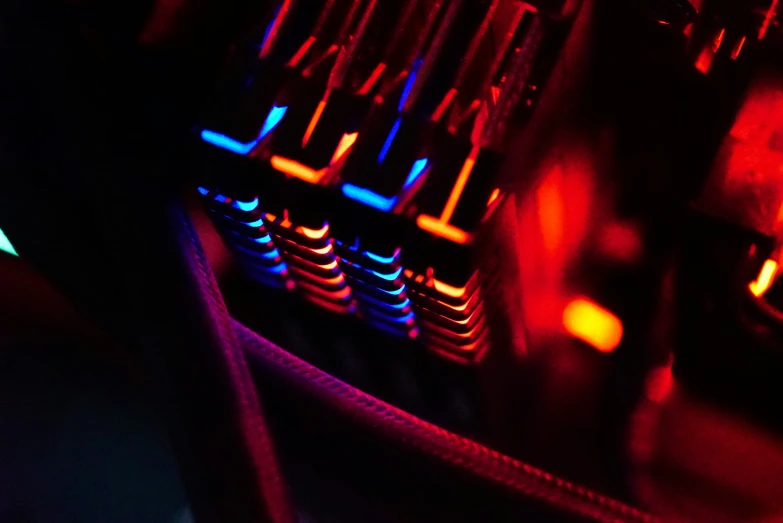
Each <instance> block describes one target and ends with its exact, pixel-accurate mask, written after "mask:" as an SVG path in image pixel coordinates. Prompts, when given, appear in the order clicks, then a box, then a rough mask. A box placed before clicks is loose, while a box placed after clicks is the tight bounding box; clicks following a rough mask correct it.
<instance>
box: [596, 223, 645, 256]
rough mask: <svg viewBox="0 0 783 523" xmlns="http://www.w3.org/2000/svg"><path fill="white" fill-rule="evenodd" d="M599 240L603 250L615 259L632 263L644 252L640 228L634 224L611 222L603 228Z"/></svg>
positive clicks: (606, 254)
mask: <svg viewBox="0 0 783 523" xmlns="http://www.w3.org/2000/svg"><path fill="white" fill-rule="evenodd" d="M598 241H599V248H600V249H601V252H602V253H603V254H604V255H605V256H607V257H609V258H611V259H612V260H615V261H619V262H624V263H630V262H633V261H634V260H636V259H638V258H639V256H640V255H641V252H642V240H641V238H640V237H639V230H638V228H637V227H636V226H635V225H633V224H629V223H622V222H613V223H610V224H608V225H606V226H604V227H603V228H602V229H601V233H600V236H599V238H598Z"/></svg>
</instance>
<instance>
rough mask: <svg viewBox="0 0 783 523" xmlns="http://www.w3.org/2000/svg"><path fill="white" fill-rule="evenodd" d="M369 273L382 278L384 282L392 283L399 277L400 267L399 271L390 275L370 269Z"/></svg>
mask: <svg viewBox="0 0 783 523" xmlns="http://www.w3.org/2000/svg"><path fill="white" fill-rule="evenodd" d="M369 272H371V273H372V274H374V275H376V276H378V277H379V278H383V279H384V280H388V281H394V280H396V279H397V278H398V277H399V276H400V274H402V267H400V268H399V269H397V270H396V271H394V272H393V273H391V274H384V273H382V272H378V271H374V270H372V269H369Z"/></svg>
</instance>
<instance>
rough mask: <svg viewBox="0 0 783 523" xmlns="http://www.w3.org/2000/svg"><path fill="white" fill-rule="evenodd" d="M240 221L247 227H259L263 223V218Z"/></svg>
mask: <svg viewBox="0 0 783 523" xmlns="http://www.w3.org/2000/svg"><path fill="white" fill-rule="evenodd" d="M242 223H244V224H245V225H247V226H248V227H261V226H262V225H264V220H263V218H259V219H257V220H256V221H254V222H242Z"/></svg>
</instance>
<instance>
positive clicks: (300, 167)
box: [269, 156, 326, 183]
mask: <svg viewBox="0 0 783 523" xmlns="http://www.w3.org/2000/svg"><path fill="white" fill-rule="evenodd" d="M269 163H270V164H271V165H272V168H273V169H274V170H276V171H280V172H281V173H284V174H287V175H288V176H293V177H294V178H299V179H300V180H304V181H306V182H309V183H318V182H320V181H321V178H323V177H324V174H326V169H320V170H318V171H316V170H315V169H312V168H310V167H308V166H306V165H304V164H301V163H299V162H296V161H294V160H289V159H288V158H283V157H282V156H272V158H270V159H269Z"/></svg>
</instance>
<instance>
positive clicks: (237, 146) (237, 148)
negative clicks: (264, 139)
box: [201, 129, 258, 156]
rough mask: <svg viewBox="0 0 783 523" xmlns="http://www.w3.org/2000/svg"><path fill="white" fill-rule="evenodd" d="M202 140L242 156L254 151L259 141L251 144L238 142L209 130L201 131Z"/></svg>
mask: <svg viewBox="0 0 783 523" xmlns="http://www.w3.org/2000/svg"><path fill="white" fill-rule="evenodd" d="M201 139H202V140H204V141H205V142H207V143H211V144H212V145H215V146H217V147H220V148H221V149H225V150H227V151H231V152H232V153H236V154H241V155H242V156H244V155H246V154H247V153H249V152H250V151H252V150H253V147H255V146H256V145H257V144H258V141H257V140H253V141H252V142H249V143H242V142H238V141H236V140H234V139H233V138H229V137H228V136H226V135H223V134H220V133H216V132H214V131H210V130H208V129H204V130H203V131H201Z"/></svg>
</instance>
